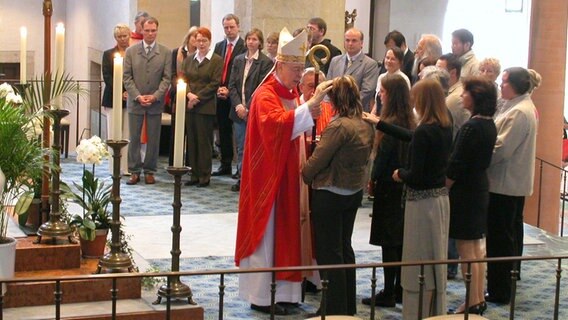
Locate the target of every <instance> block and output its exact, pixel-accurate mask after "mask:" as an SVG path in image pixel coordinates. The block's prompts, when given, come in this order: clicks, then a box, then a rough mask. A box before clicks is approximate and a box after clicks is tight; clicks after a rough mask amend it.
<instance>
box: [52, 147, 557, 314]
mask: <svg viewBox="0 0 568 320" xmlns="http://www.w3.org/2000/svg"><path fill="white" fill-rule="evenodd" d="M217 166H218V161H216V160H215V161H214V164H213V168H217ZM62 167H63V172H64V174H63V175H62V180H63V181H65V182H67V183H70V182H71V181H76V182H78V181H80V177H81V174H82V170H83V166H82V165H81V164H79V163H77V162H75V158H74V155H70V157H69V158H68V159H62ZM166 167H167V159H166V158H163V157H161V158H160V164H159V168H160V169H159V171H158V172H157V173H156V179H157V184H156V185H155V186H152V187H151V188H148V187H146V186H144V185H143V184H141V185H136V186H127V185H125V184H124V183H123V184H121V196H122V199H123V202H122V205H121V214H122V215H124V216H126V217H128V216H152V215H170V214H171V201H172V198H171V192H172V191H171V190H172V183H173V178H172V177H171V176H170V175H169V174H168V173H167V172H166V171H165V168H166ZM96 176H97V177H100V178H103V179H108V180H109V183H110V174H109V170H108V163H106V162H105V163H103V164H102V165H100V166H97V167H96ZM123 179H126V178H123ZM184 180H187V178H185V177H184ZM234 182H235V180H233V179H231V178H230V177H229V176H223V177H213V178H212V180H211V185H210V187H209V188H194V187H182V199H183V202H184V205H183V207H182V214H203V213H215V214H221V213H229V212H236V211H237V201H238V194H237V193H235V192H231V191H230V186H231V185H232V184H233V183H234ZM139 199H144V206H143V209H141V206H140V204H139ZM363 204H364V207H370V206H371V203H370V202H368V201H366V200H365V201H364V203H363ZM561 246H563V247H566V246H565V244H564V243H563V244H561ZM356 259H357V262H358V263H373V262H379V261H381V252H380V250H376V251H358V252H356ZM149 262H150V263H151V264H152V265H153V266H155V267H156V268H158V269H159V270H162V271H167V270H169V267H170V264H171V261H170V259H156V260H150V261H149ZM233 268H234V263H233V258H232V257H222V256H210V257H201V258H185V259H181V260H180V270H212V269H233ZM555 268H556V265H555V264H554V263H553V262H547V261H529V262H525V263H523V280H522V281H521V282H519V283H518V294H517V300H516V304H517V306H516V309H515V319H552V318H553V303H554V288H555V281H556V273H555ZM370 277H371V270H358V271H357V300H358V301H361V299H362V298H364V297H367V296H370V292H371V286H370V284H371V282H370ZM377 279H378V281H377V288H378V289H380V288H382V270H378V273H377ZM182 281H183V282H184V283H186V284H189V285H190V286H191V288H192V290H193V294H194V300H195V301H196V302H197V303H198V304H199V305H201V306H203V307H204V308H205V318H206V319H217V318H218V306H219V300H218V299H219V295H218V286H219V277H218V276H198V277H191V278H182ZM225 285H226V289H225V304H224V318H225V319H269V316H267V315H264V314H262V313H259V312H256V311H252V310H251V309H250V308H249V304H248V303H247V302H245V301H243V300H241V299H239V298H238V278H237V276H236V275H229V276H226V277H225ZM561 287H562V291H561V293H560V297H561V307H560V317H559V318H560V319H568V292H567V289H568V285H567V284H566V279H565V278H562V282H561ZM447 295H448V307H449V308H452V307H457V306H458V305H459V304H460V303H461V301H463V299H464V297H465V289H464V285H463V283H462V281H461V280H460V278H459V277H458V279H456V280H452V281H449V282H448V291H447ZM319 299H320V295H310V294H308V295H307V296H306V300H305V302H304V303H302V304H301V305H300V307H298V308H295V309H294V310H293V312H294V314H293V315H292V316H288V317H279V318H282V319H284V318H285V319H294V320H295V319H303V318H305V316H306V314H307V313H311V312H315V311H316V309H317V306H318V305H319ZM357 310H358V313H357V316H358V317H361V318H363V319H369V318H370V309H369V307H368V306H365V305H362V304H360V303H359V305H358V306H357ZM376 310H377V311H376V314H377V317H376V318H377V319H401V305H397V306H396V307H395V308H377V309H376ZM484 316H486V317H487V318H488V319H508V318H509V307H508V306H497V305H494V304H489V308H488V310H487V312H486V314H485V315H484Z"/></svg>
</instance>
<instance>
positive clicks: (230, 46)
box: [221, 42, 233, 85]
mask: <svg viewBox="0 0 568 320" xmlns="http://www.w3.org/2000/svg"><path fill="white" fill-rule="evenodd" d="M231 54H233V44H232V43H230V42H229V44H228V45H227V52H226V53H225V64H224V65H223V76H222V77H221V84H222V85H223V84H226V82H225V80H227V72H228V71H229V60H231Z"/></svg>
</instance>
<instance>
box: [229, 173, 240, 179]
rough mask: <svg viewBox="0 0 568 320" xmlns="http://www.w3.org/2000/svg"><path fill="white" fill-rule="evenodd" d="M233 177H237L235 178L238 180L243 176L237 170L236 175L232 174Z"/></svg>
mask: <svg viewBox="0 0 568 320" xmlns="http://www.w3.org/2000/svg"><path fill="white" fill-rule="evenodd" d="M231 178H233V179H235V180H238V179H240V178H241V174H240V173H239V172H238V171H237V172H235V174H234V175H232V176H231Z"/></svg>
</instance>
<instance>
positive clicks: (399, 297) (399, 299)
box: [394, 288, 402, 303]
mask: <svg viewBox="0 0 568 320" xmlns="http://www.w3.org/2000/svg"><path fill="white" fill-rule="evenodd" d="M395 292H396V293H395V294H394V301H395V302H396V303H402V288H400V289H395Z"/></svg>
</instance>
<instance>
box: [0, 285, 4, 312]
mask: <svg viewBox="0 0 568 320" xmlns="http://www.w3.org/2000/svg"><path fill="white" fill-rule="evenodd" d="M3 285H4V283H3V282H0V320H4V294H3V293H2V286H3Z"/></svg>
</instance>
